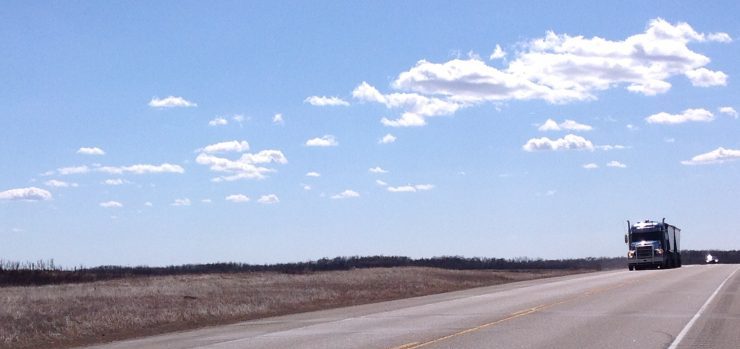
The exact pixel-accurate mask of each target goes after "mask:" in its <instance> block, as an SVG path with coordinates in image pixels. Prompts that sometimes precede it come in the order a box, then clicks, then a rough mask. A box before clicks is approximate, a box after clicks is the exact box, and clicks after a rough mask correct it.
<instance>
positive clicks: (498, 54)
mask: <svg viewBox="0 0 740 349" xmlns="http://www.w3.org/2000/svg"><path fill="white" fill-rule="evenodd" d="M504 57H506V52H505V51H504V50H503V49H502V48H501V46H500V45H498V44H496V48H494V49H493V52H492V53H491V55H490V56H489V57H488V59H490V60H494V59H501V58H504Z"/></svg>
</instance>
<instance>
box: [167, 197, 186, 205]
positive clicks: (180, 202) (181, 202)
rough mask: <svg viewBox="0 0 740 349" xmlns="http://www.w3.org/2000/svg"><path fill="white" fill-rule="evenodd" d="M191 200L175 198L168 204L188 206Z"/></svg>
mask: <svg viewBox="0 0 740 349" xmlns="http://www.w3.org/2000/svg"><path fill="white" fill-rule="evenodd" d="M190 204H191V202H190V199H188V198H182V199H175V201H173V202H172V203H171V204H170V205H171V206H190Z"/></svg>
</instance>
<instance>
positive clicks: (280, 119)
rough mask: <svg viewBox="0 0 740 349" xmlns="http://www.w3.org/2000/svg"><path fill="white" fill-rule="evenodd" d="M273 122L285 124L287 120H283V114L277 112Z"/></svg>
mask: <svg viewBox="0 0 740 349" xmlns="http://www.w3.org/2000/svg"><path fill="white" fill-rule="evenodd" d="M272 123H273V124H275V125H285V120H283V114H280V113H277V114H275V116H273V117H272Z"/></svg>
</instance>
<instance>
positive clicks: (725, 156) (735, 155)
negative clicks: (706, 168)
mask: <svg viewBox="0 0 740 349" xmlns="http://www.w3.org/2000/svg"><path fill="white" fill-rule="evenodd" d="M738 159H740V150H736V149H725V148H722V147H719V148H717V149H715V150H712V151H710V152H708V153H704V154H699V155H697V156H694V157H693V158H691V160H685V161H681V163H682V164H684V165H707V164H721V163H724V162H728V161H734V160H738Z"/></svg>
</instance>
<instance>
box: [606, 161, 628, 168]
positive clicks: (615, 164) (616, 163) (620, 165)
mask: <svg viewBox="0 0 740 349" xmlns="http://www.w3.org/2000/svg"><path fill="white" fill-rule="evenodd" d="M606 167H615V168H626V167H627V165H625V164H623V163H621V162H619V161H616V160H612V161H609V162H608V163H606Z"/></svg>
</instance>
